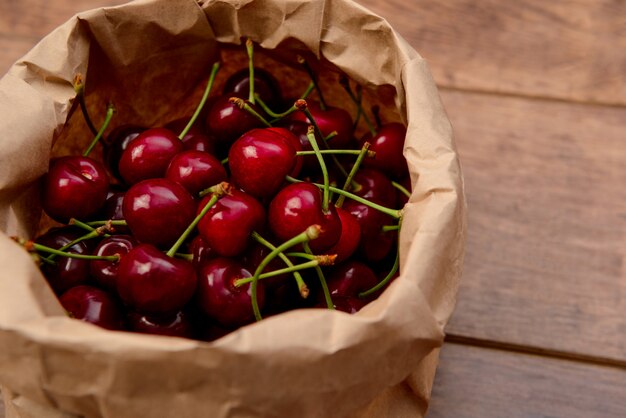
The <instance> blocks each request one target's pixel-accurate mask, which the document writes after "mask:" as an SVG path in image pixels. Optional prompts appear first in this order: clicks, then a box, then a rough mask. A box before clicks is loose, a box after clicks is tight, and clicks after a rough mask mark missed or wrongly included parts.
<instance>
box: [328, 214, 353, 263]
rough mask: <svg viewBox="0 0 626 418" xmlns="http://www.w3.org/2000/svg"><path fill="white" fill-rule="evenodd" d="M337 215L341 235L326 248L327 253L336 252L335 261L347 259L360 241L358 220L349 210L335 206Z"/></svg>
mask: <svg viewBox="0 0 626 418" xmlns="http://www.w3.org/2000/svg"><path fill="white" fill-rule="evenodd" d="M336 209H337V215H339V219H340V220H341V236H340V237H339V240H338V241H337V242H336V243H335V245H333V246H332V247H330V248H329V249H328V250H326V253H327V254H336V255H337V258H336V259H335V263H340V262H342V261H344V260H347V259H348V258H349V257H350V256H351V255H352V254H354V252H355V251H356V249H357V248H358V247H359V242H360V241H361V226H360V225H359V221H358V220H357V219H356V218H355V217H354V216H352V214H351V213H350V212H348V211H347V210H345V209H343V208H336Z"/></svg>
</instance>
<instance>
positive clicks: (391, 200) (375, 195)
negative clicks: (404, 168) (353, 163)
mask: <svg viewBox="0 0 626 418" xmlns="http://www.w3.org/2000/svg"><path fill="white" fill-rule="evenodd" d="M354 181H355V182H356V183H357V184H358V185H359V187H358V189H357V190H351V192H352V193H354V194H356V195H357V196H360V197H362V198H365V199H367V200H369V201H371V202H376V203H379V204H381V205H383V206H385V207H393V206H394V205H395V202H396V190H395V188H394V187H393V185H392V184H391V180H389V178H388V177H387V176H386V175H385V174H383V173H382V172H381V171H378V170H373V169H370V168H360V169H359V171H357V173H356V174H355V175H354Z"/></svg>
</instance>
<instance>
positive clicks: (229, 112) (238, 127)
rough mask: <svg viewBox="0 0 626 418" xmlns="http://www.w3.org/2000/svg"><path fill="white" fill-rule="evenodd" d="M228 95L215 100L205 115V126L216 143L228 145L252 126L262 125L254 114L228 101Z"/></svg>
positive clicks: (252, 127) (258, 126)
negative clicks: (213, 136)
mask: <svg viewBox="0 0 626 418" xmlns="http://www.w3.org/2000/svg"><path fill="white" fill-rule="evenodd" d="M229 98H230V96H228V95H226V96H222V97H220V98H219V99H217V100H216V101H215V103H214V104H213V106H212V107H211V109H210V110H209V114H208V116H207V128H208V129H209V131H210V132H211V133H212V134H213V135H215V138H216V139H217V141H218V143H220V144H222V145H225V146H228V145H230V144H232V143H233V142H234V141H235V140H236V139H237V138H239V137H240V136H241V135H243V134H244V133H245V132H248V131H249V130H251V129H254V128H260V127H262V126H263V124H262V123H261V121H259V119H257V118H256V117H255V116H253V115H251V114H250V113H248V112H246V111H245V110H243V109H240V108H239V107H237V106H236V105H234V104H232V103H230V102H229V101H228V99H229Z"/></svg>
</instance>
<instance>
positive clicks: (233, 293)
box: [197, 258, 265, 327]
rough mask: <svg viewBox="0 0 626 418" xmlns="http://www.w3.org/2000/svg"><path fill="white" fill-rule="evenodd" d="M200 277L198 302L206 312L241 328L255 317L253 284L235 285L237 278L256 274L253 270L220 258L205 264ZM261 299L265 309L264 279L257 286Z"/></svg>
mask: <svg viewBox="0 0 626 418" xmlns="http://www.w3.org/2000/svg"><path fill="white" fill-rule="evenodd" d="M198 276H199V283H198V292H197V295H198V296H197V297H198V299H197V300H198V305H199V307H200V309H202V311H203V312H204V313H205V314H206V315H208V316H209V317H210V318H212V319H213V320H215V321H216V322H218V323H219V324H220V325H222V326H224V327H238V326H241V325H245V324H247V323H249V322H252V321H253V320H254V312H253V311H252V298H251V290H250V284H245V285H243V286H241V287H236V286H235V284H234V281H235V280H236V279H240V278H244V277H252V274H251V273H250V271H249V270H247V269H246V268H244V267H243V266H241V265H240V264H238V263H237V262H236V261H234V260H232V259H228V258H216V259H213V260H210V261H208V262H206V263H204V264H203V265H202V266H201V267H200V270H199V272H198ZM257 300H258V302H259V307H260V308H261V309H262V307H263V304H264V300H265V292H264V287H263V283H262V282H259V285H258V287H257Z"/></svg>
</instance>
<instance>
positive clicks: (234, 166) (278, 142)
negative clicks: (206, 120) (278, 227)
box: [228, 129, 296, 198]
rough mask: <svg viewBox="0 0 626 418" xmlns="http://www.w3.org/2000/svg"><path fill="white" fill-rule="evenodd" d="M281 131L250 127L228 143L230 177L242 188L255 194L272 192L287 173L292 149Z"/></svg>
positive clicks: (293, 158)
mask: <svg viewBox="0 0 626 418" xmlns="http://www.w3.org/2000/svg"><path fill="white" fill-rule="evenodd" d="M281 133H282V132H281ZM281 133H277V132H276V131H274V130H270V129H253V130H251V131H248V132H246V133H245V134H243V135H242V136H241V137H240V138H239V139H237V140H236V141H235V142H234V143H233V145H232V146H231V147H230V151H229V153H228V166H229V167H230V172H231V179H232V181H233V183H235V184H236V185H237V186H238V187H240V188H241V189H242V190H243V191H244V192H246V193H248V194H251V195H252V196H254V197H257V198H263V197H270V196H273V195H274V194H275V193H276V192H277V191H278V189H279V188H280V186H281V185H282V184H283V183H284V182H285V176H286V175H288V174H291V172H292V169H293V166H294V163H295V161H296V150H295V148H294V147H293V146H292V145H291V144H290V143H289V142H288V140H287V139H286V138H285V136H284V135H281ZM287 133H288V134H289V135H291V133H289V132H288V131H287Z"/></svg>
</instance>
